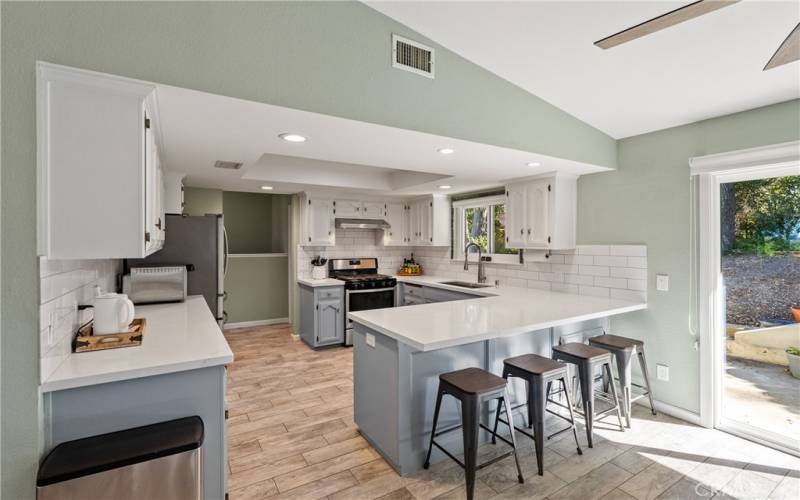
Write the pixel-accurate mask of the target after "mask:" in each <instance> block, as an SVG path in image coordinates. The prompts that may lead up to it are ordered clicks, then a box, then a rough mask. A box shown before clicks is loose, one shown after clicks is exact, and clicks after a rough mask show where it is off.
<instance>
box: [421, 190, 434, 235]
mask: <svg viewBox="0 0 800 500" xmlns="http://www.w3.org/2000/svg"><path fill="white" fill-rule="evenodd" d="M419 211H420V232H421V235H420V243H421V244H423V245H430V244H432V243H433V202H432V201H422V202H420V209H419Z"/></svg>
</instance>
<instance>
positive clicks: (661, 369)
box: [656, 365, 669, 382]
mask: <svg viewBox="0 0 800 500" xmlns="http://www.w3.org/2000/svg"><path fill="white" fill-rule="evenodd" d="M656 377H657V378H658V380H663V381H664V382H669V366H667V365H656Z"/></svg>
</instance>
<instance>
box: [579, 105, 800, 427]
mask: <svg viewBox="0 0 800 500" xmlns="http://www.w3.org/2000/svg"><path fill="white" fill-rule="evenodd" d="M797 139H800V101H798V100H795V101H789V102H785V103H781V104H776V105H773V106H767V107H764V108H759V109H755V110H751V111H745V112H742V113H736V114H733V115H728V116H723V117H719V118H714V119H711V120H706V121H702V122H698V123H693V124H690V125H684V126H681V127H676V128H671V129H666V130H662V131H658V132H653V133H650V134H645V135H640V136H636V137H630V138H627V139H623V140H621V141H619V143H618V151H617V155H618V161H619V165H618V168H617V170H616V171H614V172H609V173H602V174H593V175H588V176H584V177H581V178H580V180H579V181H578V242H579V243H581V244H623V243H638V244H641V243H644V244H646V245H647V252H648V263H647V265H648V273H649V276H648V291H647V294H648V295H647V298H648V309H647V310H645V311H640V312H635V313H630V314H625V315H622V316H619V317H615V318H613V319H612V322H611V325H612V328H613V330H614V332H615V333H617V334H619V335H629V336H632V337H635V338H641V339H644V340H646V343H647V358H648V363H649V364H650V373H651V374H653V375H654V374H655V364H656V363H664V364H667V365H669V367H670V382H659V381H655V382H654V384H655V387H654V390H653V392H654V393H655V397H656V399H658V400H661V401H663V402H665V403H669V404H672V405H675V406H678V407H681V408H684V409H687V410H690V411H693V412H698V411H699V408H700V399H699V390H700V387H699V360H698V353H697V351H696V350H695V347H694V343H695V340H696V337H695V336H694V335H693V333H692V329H690V323H692V324H694V318H693V317H692V316H691V315H692V305H691V303H692V301H693V300H694V297H693V293H692V292H691V282H690V269H691V266H690V264H691V262H692V261H691V260H690V246H691V240H690V238H691V228H692V227H693V226H692V218H693V214H692V212H691V206H692V202H691V192H692V191H691V188H690V180H691V179H690V177H689V164H688V160H689V158H691V157H693V156H702V155H706V154H712V153H720V152H724V151H733V150H737V149H744V148H750V147H755V146H762V145H767V144H775V143H780V142H786V141H792V140H797ZM656 273H666V274H669V276H670V291H668V292H659V291H656V289H655V275H656ZM653 378H655V376H653Z"/></svg>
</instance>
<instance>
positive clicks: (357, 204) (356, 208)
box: [334, 199, 386, 219]
mask: <svg viewBox="0 0 800 500" xmlns="http://www.w3.org/2000/svg"><path fill="white" fill-rule="evenodd" d="M334 205H335V208H336V217H338V218H340V219H383V218H385V217H386V209H385V208H384V206H385V204H384V202H382V201H361V200H344V199H341V200H340V199H337V200H334Z"/></svg>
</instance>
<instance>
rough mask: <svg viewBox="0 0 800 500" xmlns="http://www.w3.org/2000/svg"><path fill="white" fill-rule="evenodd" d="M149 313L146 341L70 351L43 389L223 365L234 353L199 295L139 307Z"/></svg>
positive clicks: (139, 311)
mask: <svg viewBox="0 0 800 500" xmlns="http://www.w3.org/2000/svg"><path fill="white" fill-rule="evenodd" d="M136 317H137V318H145V319H146V320H147V324H146V327H145V333H144V338H143V340H142V345H140V346H136V347H124V348H119V349H109V350H107V351H96V352H81V353H72V354H70V355H69V357H67V359H66V360H65V361H64V362H63V363H62V364H61V365H60V366H59V367H58V368H57V369H56V371H55V372H53V374H52V375H51V376H50V377H49V378H48V379H47V380H45V381H44V382H43V383H42V392H52V391H59V390H64V389H73V388H76V387H84V386H88V385H95V384H104V383H108V382H118V381H121V380H129V379H134V378H141V377H149V376H152V375H163V374H166V373H174V372H181V371H186V370H193V369H196V368H205V367H210V366H218V365H225V364H228V363H230V362H232V361H233V352H232V351H231V349H230V347H229V346H228V342H227V341H226V340H225V337H224V336H223V335H222V332H221V331H220V329H219V325H217V322H216V320H215V319H214V316H213V315H212V314H211V310H210V309H209V308H208V304H206V301H205V299H204V298H203V297H202V296H201V295H194V296H190V297H188V298H187V299H186V301H185V302H179V303H172V304H157V305H148V306H136Z"/></svg>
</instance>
